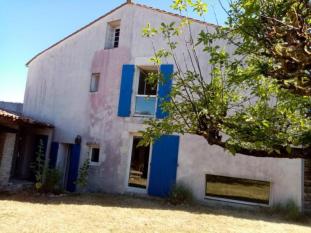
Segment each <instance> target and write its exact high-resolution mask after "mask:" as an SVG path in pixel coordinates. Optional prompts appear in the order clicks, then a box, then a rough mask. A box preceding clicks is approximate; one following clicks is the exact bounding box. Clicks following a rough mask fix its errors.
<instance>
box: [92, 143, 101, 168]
mask: <svg viewBox="0 0 311 233" xmlns="http://www.w3.org/2000/svg"><path fill="white" fill-rule="evenodd" d="M99 155H100V150H99V147H95V146H93V147H91V148H90V164H91V165H98V164H99Z"/></svg>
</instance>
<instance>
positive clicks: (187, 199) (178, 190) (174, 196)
mask: <svg viewBox="0 0 311 233" xmlns="http://www.w3.org/2000/svg"><path fill="white" fill-rule="evenodd" d="M192 200H193V196H192V192H191V191H190V189H188V188H187V187H186V186H184V185H181V184H177V185H175V186H174V187H173V188H172V190H171V192H170V195H169V202H170V203H171V204H173V205H181V204H188V203H191V202H192Z"/></svg>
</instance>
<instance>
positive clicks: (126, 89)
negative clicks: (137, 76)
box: [118, 64, 135, 117]
mask: <svg viewBox="0 0 311 233" xmlns="http://www.w3.org/2000/svg"><path fill="white" fill-rule="evenodd" d="M134 73H135V66H134V65H127V64H126V65H123V68H122V77H121V85H120V96H119V107H118V116H120V117H129V116H130V115H131V100H132V89H133V80H134Z"/></svg>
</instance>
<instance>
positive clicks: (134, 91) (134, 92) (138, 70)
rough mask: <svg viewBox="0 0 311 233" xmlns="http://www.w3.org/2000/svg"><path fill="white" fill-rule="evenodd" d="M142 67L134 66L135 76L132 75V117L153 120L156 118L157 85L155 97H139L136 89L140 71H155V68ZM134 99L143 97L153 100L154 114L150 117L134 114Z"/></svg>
mask: <svg viewBox="0 0 311 233" xmlns="http://www.w3.org/2000/svg"><path fill="white" fill-rule="evenodd" d="M150 67H151V66H148V67H144V66H136V67H135V74H134V85H133V88H134V90H133V92H132V93H133V95H132V103H133V104H132V106H133V107H132V111H131V112H133V114H132V115H133V116H134V117H144V118H155V117H156V112H157V107H158V91H159V83H158V84H157V90H156V95H140V94H138V88H139V79H140V72H141V71H142V70H147V71H155V72H156V71H157V70H156V67H155V66H152V68H150ZM136 97H145V98H148V97H149V98H150V97H151V98H155V105H154V114H151V115H145V114H139V113H136V105H137V104H136Z"/></svg>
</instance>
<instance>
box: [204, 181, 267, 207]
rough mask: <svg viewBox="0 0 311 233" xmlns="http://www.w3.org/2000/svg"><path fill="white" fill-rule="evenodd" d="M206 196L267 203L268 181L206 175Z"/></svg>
mask: <svg viewBox="0 0 311 233" xmlns="http://www.w3.org/2000/svg"><path fill="white" fill-rule="evenodd" d="M205 194H206V197H214V198H224V199H229V200H235V201H243V202H250V203H256V204H267V205H268V204H269V196H270V182H266V181H258V180H250V179H242V178H233V177H225V176H215V175H206V191H205Z"/></svg>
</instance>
